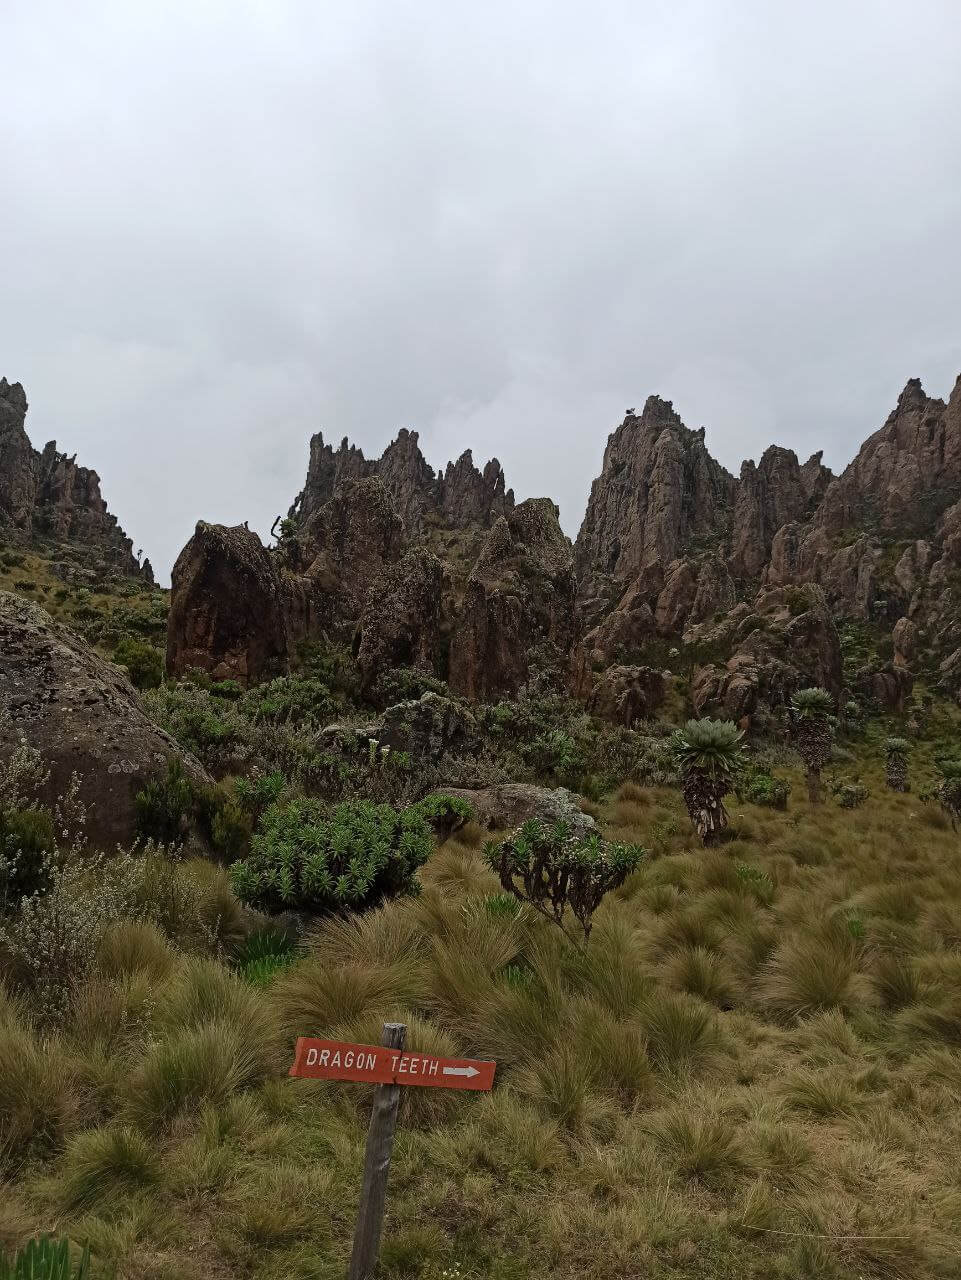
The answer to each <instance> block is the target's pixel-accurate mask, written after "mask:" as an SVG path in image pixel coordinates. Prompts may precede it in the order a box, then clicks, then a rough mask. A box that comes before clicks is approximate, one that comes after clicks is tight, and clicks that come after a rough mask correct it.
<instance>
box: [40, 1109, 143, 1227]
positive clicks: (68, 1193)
mask: <svg viewBox="0 0 961 1280" xmlns="http://www.w3.org/2000/svg"><path fill="white" fill-rule="evenodd" d="M159 1173H160V1159H159V1153H158V1152H157V1149H156V1147H155V1145H154V1144H153V1143H152V1142H150V1141H149V1140H148V1139H147V1138H145V1137H144V1136H143V1135H142V1134H140V1133H137V1132H136V1130H134V1129H130V1128H127V1127H124V1126H117V1127H111V1128H108V1129H88V1130H86V1131H85V1132H84V1133H80V1134H78V1135H77V1136H76V1138H74V1140H73V1141H72V1142H71V1144H70V1146H69V1147H68V1149H67V1152H66V1156H65V1158H64V1175H63V1184H62V1192H61V1194H62V1196H63V1200H64V1203H65V1204H67V1205H69V1206H70V1207H71V1208H74V1209H77V1208H89V1207H90V1206H91V1205H94V1204H96V1203H98V1202H99V1201H102V1200H107V1199H109V1200H113V1199H114V1197H116V1196H117V1195H118V1194H119V1193H121V1192H123V1191H126V1190H135V1189H137V1188H140V1187H147V1186H150V1185H151V1184H152V1183H154V1182H156V1181H157V1179H158V1177H159Z"/></svg>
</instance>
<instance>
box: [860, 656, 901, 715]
mask: <svg viewBox="0 0 961 1280" xmlns="http://www.w3.org/2000/svg"><path fill="white" fill-rule="evenodd" d="M913 688H914V676H913V675H912V674H911V672H910V671H909V670H908V669H907V667H904V666H900V665H898V664H896V663H893V662H886V663H884V664H883V665H881V666H868V667H863V668H862V669H861V670H860V671H858V672H856V673H855V676H854V690H855V692H856V693H857V694H858V696H859V697H861V698H865V699H867V700H868V701H871V702H875V703H876V704H877V705H878V706H879V707H880V708H881V709H882V710H883V711H893V712H895V713H897V714H898V715H903V713H904V711H905V708H906V707H907V702H908V698H910V696H911V691H912V690H913Z"/></svg>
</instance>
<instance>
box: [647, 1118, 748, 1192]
mask: <svg viewBox="0 0 961 1280" xmlns="http://www.w3.org/2000/svg"><path fill="white" fill-rule="evenodd" d="M651 1133H652V1134H653V1136H654V1139H655V1141H656V1142H657V1144H658V1146H659V1147H660V1148H661V1150H662V1151H663V1153H664V1157H665V1159H666V1160H667V1162H668V1164H669V1165H670V1167H671V1168H672V1169H674V1170H675V1171H676V1172H677V1173H678V1174H680V1175H681V1176H682V1177H685V1178H701V1179H704V1180H710V1179H717V1178H718V1177H721V1176H723V1175H727V1174H731V1173H735V1172H738V1171H740V1170H741V1169H742V1168H743V1167H744V1164H745V1161H746V1154H745V1151H744V1148H743V1145H742V1142H741V1138H740V1136H739V1134H738V1130H737V1127H736V1126H735V1125H734V1124H733V1123H732V1122H731V1121H730V1120H729V1119H728V1118H727V1117H725V1116H722V1115H720V1114H718V1112H717V1111H716V1110H714V1109H713V1108H712V1107H711V1106H710V1105H709V1104H708V1105H705V1104H704V1103H703V1102H702V1103H701V1105H700V1106H695V1107H691V1106H690V1105H684V1104H681V1105H679V1106H676V1107H672V1108H671V1109H670V1110H669V1111H667V1112H665V1113H664V1114H663V1115H660V1116H658V1117H657V1118H656V1119H655V1120H654V1121H653V1122H652V1124H651Z"/></svg>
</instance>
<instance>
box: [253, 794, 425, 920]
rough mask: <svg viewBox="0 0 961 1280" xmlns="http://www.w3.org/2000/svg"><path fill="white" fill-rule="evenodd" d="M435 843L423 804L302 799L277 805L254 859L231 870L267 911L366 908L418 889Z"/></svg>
mask: <svg viewBox="0 0 961 1280" xmlns="http://www.w3.org/2000/svg"><path fill="white" fill-rule="evenodd" d="M432 847H433V836H432V832H431V828H430V826H429V824H428V822H427V820H426V819H425V818H424V816H423V814H422V813H421V812H420V810H419V809H417V808H416V807H414V808H411V809H406V810H404V811H403V812H398V811H397V810H396V809H394V808H392V807H391V806H390V805H386V804H381V805H373V804H370V803H369V802H367V801H364V800H358V801H354V802H345V803H343V804H339V805H337V806H336V807H335V808H334V809H332V810H330V811H328V810H327V809H326V808H325V806H324V805H322V804H321V803H320V802H319V801H316V800H309V799H304V798H297V799H293V800H289V801H287V802H281V801H278V802H277V803H275V804H273V805H271V807H270V808H269V809H268V810H267V811H266V813H265V814H264V816H263V818H262V819H261V822H260V826H259V828H258V830H257V833H256V835H255V836H254V838H253V842H252V848H251V853H250V856H249V857H248V858H244V859H241V861H239V862H236V863H234V865H233V867H231V869H230V877H231V882H232V884H233V887H234V889H235V891H236V893H237V895H238V897H239V898H241V899H242V900H243V901H244V902H246V903H249V904H250V905H251V906H255V907H258V908H260V909H261V910H267V911H283V910H289V909H291V908H296V909H298V910H305V911H314V912H327V911H342V910H347V909H350V910H359V909H361V908H363V907H367V906H372V905H374V904H375V903H377V902H379V901H380V900H381V899H383V898H389V897H394V896H396V895H398V894H406V893H412V892H415V891H416V888H417V870H418V868H419V867H420V866H422V865H423V863H424V862H426V860H427V858H428V856H429V855H430V852H431V849H432Z"/></svg>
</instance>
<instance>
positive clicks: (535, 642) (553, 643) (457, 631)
mask: <svg viewBox="0 0 961 1280" xmlns="http://www.w3.org/2000/svg"><path fill="white" fill-rule="evenodd" d="M575 594H576V588H575V583H574V557H573V551H572V548H571V544H570V542H569V540H568V539H567V538H566V537H565V535H564V533H563V532H562V530H561V527H560V524H559V522H558V512H557V508H556V507H555V505H554V504H553V502H551V501H550V500H549V499H548V498H528V500H527V501H526V502H522V503H521V504H520V505H519V506H518V507H515V508H514V510H513V511H511V512H509V513H508V515H506V516H502V517H501V518H500V519H499V520H498V521H497V523H496V524H495V525H494V526H493V527H492V528H491V530H490V533H489V534H488V535H487V538H486V539H485V541H484V544H483V547H482V549H481V553H480V555H479V556H478V559H477V563H476V564H475V565H474V568H473V570H472V572H471V575H470V578H469V579H468V583H467V590H466V593H465V597H464V602H463V605H462V607H461V609H460V610H459V612H458V615H457V617H456V619H455V622H454V631H453V635H452V638H451V651H450V676H449V680H450V686H451V688H452V689H453V690H454V691H455V692H456V693H459V694H462V695H463V696H465V697H467V698H470V699H471V700H478V699H481V700H483V699H489V698H493V697H497V696H500V695H503V694H511V693H516V692H517V690H518V689H519V688H520V687H521V686H522V685H523V684H524V683H525V682H526V680H527V678H528V675H529V673H530V669H531V659H532V656H533V654H534V652H535V651H537V652H538V653H539V654H540V655H541V656H542V657H546V658H548V659H549V658H550V657H551V656H556V658H557V660H558V661H559V662H562V663H566V661H567V658H568V655H569V654H570V653H571V650H572V648H573V644H574V639H575V628H576V621H575V609H574V601H575Z"/></svg>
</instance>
